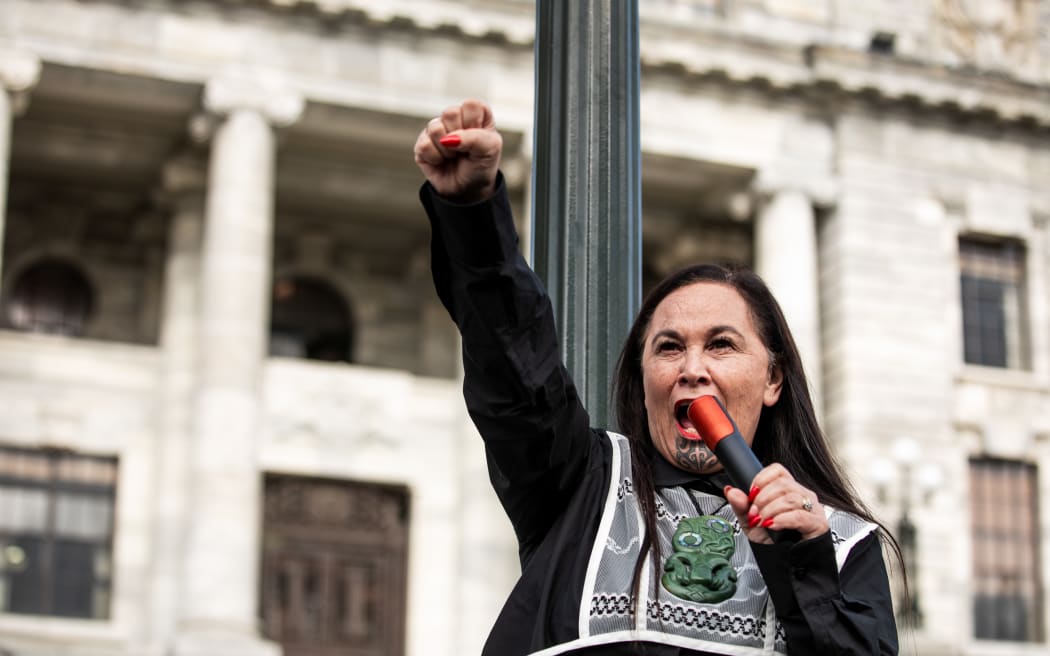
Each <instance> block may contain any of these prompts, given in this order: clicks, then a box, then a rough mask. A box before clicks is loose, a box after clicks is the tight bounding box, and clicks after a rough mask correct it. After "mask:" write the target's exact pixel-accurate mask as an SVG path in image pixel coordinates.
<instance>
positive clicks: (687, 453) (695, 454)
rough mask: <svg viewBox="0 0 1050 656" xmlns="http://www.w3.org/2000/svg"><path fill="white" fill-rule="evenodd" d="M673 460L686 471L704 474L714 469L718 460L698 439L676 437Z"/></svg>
mask: <svg viewBox="0 0 1050 656" xmlns="http://www.w3.org/2000/svg"><path fill="white" fill-rule="evenodd" d="M674 448H675V452H674V462H675V464H676V465H678V466H679V467H681V468H682V469H685V470H687V471H692V472H696V473H698V474H706V473H709V472H712V471H715V469H716V468H717V465H718V460H717V459H716V458H715V454H713V453H711V451H710V449H708V448H707V446H706V445H704V443H703V442H700V441H698V440H687V439H685V438H684V437H680V436H679V437H678V438H677V439H676V440H675V445H674Z"/></svg>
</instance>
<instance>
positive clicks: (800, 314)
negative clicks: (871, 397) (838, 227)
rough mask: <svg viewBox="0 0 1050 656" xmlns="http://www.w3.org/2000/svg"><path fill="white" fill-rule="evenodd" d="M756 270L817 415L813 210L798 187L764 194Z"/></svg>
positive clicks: (819, 373)
mask: <svg viewBox="0 0 1050 656" xmlns="http://www.w3.org/2000/svg"><path fill="white" fill-rule="evenodd" d="M755 271H756V272H757V273H758V275H760V276H762V278H763V279H764V280H765V281H766V284H768V285H769V288H770V289H771V290H772V291H773V295H774V296H776V298H777V301H778V302H779V303H780V306H781V308H782V309H783V311H784V316H785V317H786V318H787V321H788V325H789V326H790V327H791V332H792V334H793V335H794V337H795V343H796V344H797V345H798V350H799V352H800V353H801V355H802V365H803V366H804V367H805V369H806V374H807V375H808V376H809V382H810V390H809V391H810V394H811V395H812V396H813V404H814V406H815V408H816V411H817V416H818V417H820V416H821V415H822V408H821V393H820V392H821V380H822V363H821V357H820V353H821V352H820V295H819V289H820V284H819V280H818V274H817V224H816V214H815V212H814V209H813V204H812V203H811V202H810V199H809V196H808V195H807V194H806V193H804V192H803V191H801V190H798V189H791V188H787V189H781V190H778V191H774V192H772V193H769V194H768V196H767V198H766V201H765V203H764V204H763V206H762V207H761V208H760V210H759V213H758V216H757V218H756V221H755Z"/></svg>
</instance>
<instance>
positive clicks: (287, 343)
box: [270, 277, 353, 362]
mask: <svg viewBox="0 0 1050 656" xmlns="http://www.w3.org/2000/svg"><path fill="white" fill-rule="evenodd" d="M352 350H353V333H352V330H351V323H350V309H349V308H348V307H347V304H346V302H345V301H344V300H343V297H342V296H341V295H340V294H339V292H337V291H336V290H335V289H333V288H332V286H331V285H329V284H328V283H326V282H324V281H322V280H315V279H312V278H303V277H292V278H282V279H280V280H277V281H276V282H275V283H274V286H273V305H272V307H271V310H270V354H271V355H286V356H291V357H296V358H308V359H310V360H326V361H329V362H350V361H351V351H352Z"/></svg>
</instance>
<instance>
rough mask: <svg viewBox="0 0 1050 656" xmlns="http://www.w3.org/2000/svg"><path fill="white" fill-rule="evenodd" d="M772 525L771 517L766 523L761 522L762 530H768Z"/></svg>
mask: <svg viewBox="0 0 1050 656" xmlns="http://www.w3.org/2000/svg"><path fill="white" fill-rule="evenodd" d="M772 525H773V518H772V517H770V518H769V519H767V520H766V521H764V522H762V528H769V527H770V526H772Z"/></svg>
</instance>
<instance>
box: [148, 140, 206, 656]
mask: <svg viewBox="0 0 1050 656" xmlns="http://www.w3.org/2000/svg"><path fill="white" fill-rule="evenodd" d="M163 180H164V188H163V191H162V198H161V202H162V203H163V204H164V205H165V206H166V207H167V208H168V209H169V210H170V212H171V215H170V223H169V229H168V250H167V262H166V265H165V267H164V296H163V303H164V305H163V308H162V314H161V327H160V348H161V383H160V395H159V406H160V407H159V420H160V428H159V431H158V442H157V444H156V447H155V448H154V466H153V471H154V474H153V484H154V489H155V492H154V494H153V499H154V512H153V548H152V551H153V555H152V558H151V560H152V581H151V583H152V586H151V604H150V606H151V607H150V623H149V626H148V633H147V635H148V638H147V639H148V641H149V643H150V644H151V645H152V646H153V647H154V650H153V651H154V652H155V653H164V652H165V650H166V648H167V645H169V644H170V643H171V641H172V640H173V639H174V637H175V634H176V630H177V624H178V619H179V604H180V601H181V600H180V595H181V589H182V578H183V577H182V554H183V547H184V542H185V540H184V537H185V534H186V526H187V523H186V522H187V513H188V511H189V503H188V497H189V493H190V486H189V485H188V481H189V473H190V472H189V456H190V445H191V438H192V436H193V431H192V411H193V402H194V393H195V390H196V381H197V374H196V365H197V357H196V356H197V321H198V316H197V308H198V305H199V302H200V259H201V258H200V254H201V233H202V231H203V226H204V186H205V170H204V166H203V165H200V164H198V163H197V162H194V161H193V160H191V159H189V158H186V159H176V160H172V161H171V162H169V163H168V164H167V165H166V166H165V167H164V172H163Z"/></svg>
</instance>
